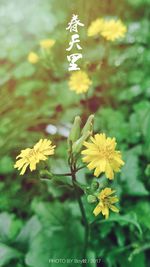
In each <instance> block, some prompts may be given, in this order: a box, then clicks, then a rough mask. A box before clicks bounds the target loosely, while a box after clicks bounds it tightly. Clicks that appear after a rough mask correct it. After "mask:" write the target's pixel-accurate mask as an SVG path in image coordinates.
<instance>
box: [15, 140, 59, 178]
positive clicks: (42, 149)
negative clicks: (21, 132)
mask: <svg viewBox="0 0 150 267" xmlns="http://www.w3.org/2000/svg"><path fill="white" fill-rule="evenodd" d="M54 148H55V146H52V142H51V141H50V140H47V139H40V141H39V142H38V143H37V144H36V145H34V147H33V148H26V149H24V150H22V151H21V153H20V154H19V155H18V156H17V157H16V159H18V158H19V159H18V160H17V161H16V164H15V165H14V168H17V169H18V170H21V169H22V170H21V173H20V175H23V174H24V173H25V171H26V168H27V167H28V166H29V168H30V170H31V171H33V170H35V169H36V164H37V163H39V161H40V160H43V161H45V160H46V159H47V156H50V155H53V154H54Z"/></svg>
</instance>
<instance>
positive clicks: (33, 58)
mask: <svg viewBox="0 0 150 267" xmlns="http://www.w3.org/2000/svg"><path fill="white" fill-rule="evenodd" d="M28 61H29V62H30V63H32V64H36V63H37V62H38V61H39V56H38V55H37V54H36V53H34V52H30V53H29V55H28Z"/></svg>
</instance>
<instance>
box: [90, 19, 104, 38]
mask: <svg viewBox="0 0 150 267" xmlns="http://www.w3.org/2000/svg"><path fill="white" fill-rule="evenodd" d="M103 25H104V20H103V19H96V20H94V21H93V22H92V23H91V25H90V26H89V28H88V36H95V35H97V34H99V33H100V32H101V30H102V29H103Z"/></svg>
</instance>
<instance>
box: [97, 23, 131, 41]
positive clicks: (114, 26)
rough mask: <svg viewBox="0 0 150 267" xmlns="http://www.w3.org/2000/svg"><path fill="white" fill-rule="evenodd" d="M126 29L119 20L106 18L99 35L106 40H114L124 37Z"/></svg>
mask: <svg viewBox="0 0 150 267" xmlns="http://www.w3.org/2000/svg"><path fill="white" fill-rule="evenodd" d="M126 31H127V28H126V26H125V25H124V24H123V23H122V22H121V20H114V19H111V20H108V21H107V20H106V21H105V22H104V25H103V29H102V31H101V35H102V36H103V37H104V38H106V40H108V41H115V40H116V39H118V38H121V37H124V35H125V33H126Z"/></svg>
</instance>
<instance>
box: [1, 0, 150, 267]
mask: <svg viewBox="0 0 150 267" xmlns="http://www.w3.org/2000/svg"><path fill="white" fill-rule="evenodd" d="M72 14H78V15H79V19H80V20H81V22H82V23H84V24H85V26H84V28H83V29H82V30H81V33H80V40H81V44H82V48H83V60H82V64H81V65H80V67H81V69H82V70H85V71H86V72H87V73H88V75H89V77H90V79H92V87H91V88H90V90H89V93H88V99H85V98H84V96H82V95H76V94H75V93H74V92H71V91H70V90H69V87H68V79H69V72H68V69H67V68H68V62H67V59H66V56H67V53H66V48H67V46H68V33H67V31H66V26H67V24H68V22H69V21H70V19H71V16H72ZM98 17H115V18H120V19H121V20H122V21H123V22H124V23H125V25H126V26H127V28H128V32H127V34H126V36H125V38H124V39H122V40H120V41H117V42H114V43H107V44H106V42H105V41H104V40H103V39H100V38H99V39H98V38H91V37H87V29H88V27H89V25H90V23H91V22H92V21H93V20H95V19H96V18H98ZM149 21H150V0H122V1H118V0H113V1H111V0H105V1H99V0H95V1H90V0H80V1H79V0H76V1H69V0H59V1H55V0H32V1H25V0H13V1H12V0H7V1H5V0H1V1H0V96H1V97H0V120H1V122H0V176H1V179H0V190H1V192H0V266H4V267H10V266H11V267H25V266H27V267H48V266H51V267H53V266H60V267H61V266H64V265H63V264H54V263H50V262H49V259H52V258H56V259H57V258H80V251H81V247H82V237H83V227H82V224H81V222H80V211H79V210H78V206H77V204H76V202H75V201H74V195H73V192H72V189H71V188H69V187H68V188H65V187H64V186H63V185H61V184H59V185H57V184H55V183H53V182H51V183H48V184H46V183H44V182H41V181H40V179H39V177H38V176H37V173H36V172H35V173H27V174H25V175H24V176H23V177H21V176H19V175H18V172H17V171H16V170H14V168H13V164H14V162H15V157H16V155H17V154H18V153H19V151H20V150H21V149H23V148H26V147H30V146H33V145H34V143H36V142H37V141H38V140H39V139H40V138H43V137H46V138H48V137H50V138H51V139H52V140H53V142H55V143H56V145H57V150H56V157H55V159H52V160H51V166H52V168H53V170H54V171H55V172H57V173H61V172H65V171H66V170H67V163H66V155H67V147H66V137H65V136H66V134H67V131H68V127H69V126H70V125H71V123H72V122H73V119H74V116H76V115H81V116H82V119H83V122H84V121H85V120H86V118H87V117H88V115H89V114H91V113H95V132H106V133H107V134H108V135H109V136H112V137H116V139H117V142H118V148H119V150H121V151H123V158H124V160H125V162H126V164H125V166H124V167H123V169H122V172H121V173H120V174H119V175H118V177H117V179H116V180H115V181H114V183H115V185H116V187H117V193H118V195H119V197H120V210H121V211H120V216H119V217H115V216H112V217H110V219H108V221H102V222H101V220H102V218H101V217H99V220H98V221H97V222H96V224H95V225H94V226H93V232H92V233H93V234H92V237H91V244H90V248H89V257H90V258H91V259H95V258H101V259H102V261H101V263H99V265H97V266H102V267H103V266H104V267H107V266H108V267H117V266H121V267H126V266H128V267H137V266H138V267H148V266H150V258H149V255H150V254H149V253H150V251H149V249H150V204H149V200H150V194H149V190H150V101H149V100H150V75H149V73H150V72H149V70H150V50H149V48H150V31H149V29H150V22H149ZM47 38H51V39H54V40H56V44H55V46H54V48H53V64H51V65H50V66H49V67H48V66H46V67H45V66H44V65H43V64H40V62H39V63H38V64H36V65H32V64H30V63H29V62H28V61H27V56H28V54H29V53H30V51H34V52H37V53H38V51H39V42H40V40H42V39H47ZM49 124H50V125H52V126H53V127H54V126H55V127H56V129H57V133H56V134H54V135H53V136H50V135H49V134H48V131H50V132H51V131H52V126H49V128H47V126H48V125H49ZM64 179H65V178H64ZM79 179H80V181H82V182H84V183H85V182H86V183H89V184H90V183H91V174H89V172H88V170H82V171H81V172H80V174H79ZM85 207H86V210H87V212H88V211H89V215H88V216H89V220H90V218H91V210H90V208H89V204H87V202H86V199H85ZM92 208H93V207H92ZM63 225H64V227H62V226H63ZM66 233H67V238H66ZM65 266H69V267H70V266H71V265H70V264H69V265H67V263H66V264H65ZM77 266H80V265H77ZM89 266H91V267H92V266H93V267H94V266H96V265H95V264H94V263H93V264H92V263H91V264H89Z"/></svg>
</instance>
